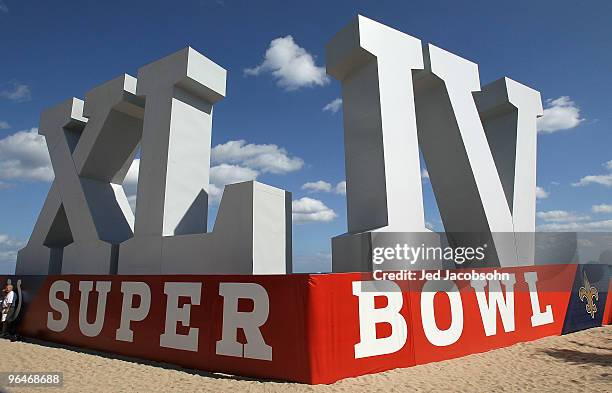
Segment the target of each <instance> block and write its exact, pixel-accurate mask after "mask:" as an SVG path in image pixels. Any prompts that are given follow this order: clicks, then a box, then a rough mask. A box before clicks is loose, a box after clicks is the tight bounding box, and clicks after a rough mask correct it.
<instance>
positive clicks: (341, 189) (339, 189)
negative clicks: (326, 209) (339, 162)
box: [335, 180, 346, 195]
mask: <svg viewBox="0 0 612 393" xmlns="http://www.w3.org/2000/svg"><path fill="white" fill-rule="evenodd" d="M335 191H336V194H339V195H346V181H345V180H343V181H341V182H339V183H338V184H336V190H335Z"/></svg>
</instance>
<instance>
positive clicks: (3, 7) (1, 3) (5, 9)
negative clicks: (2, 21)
mask: <svg viewBox="0 0 612 393" xmlns="http://www.w3.org/2000/svg"><path fill="white" fill-rule="evenodd" d="M0 12H9V9H8V7H7V6H6V4H4V1H2V0H0Z"/></svg>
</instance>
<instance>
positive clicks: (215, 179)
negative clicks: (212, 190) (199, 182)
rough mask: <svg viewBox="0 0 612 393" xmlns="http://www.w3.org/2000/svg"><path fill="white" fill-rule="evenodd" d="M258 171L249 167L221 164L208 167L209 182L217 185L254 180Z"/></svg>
mask: <svg viewBox="0 0 612 393" xmlns="http://www.w3.org/2000/svg"><path fill="white" fill-rule="evenodd" d="M257 175H259V173H258V172H257V171H255V170H253V169H251V168H245V167H241V166H238V165H229V164H221V165H217V166H214V167H212V168H210V182H211V183H213V184H217V185H225V184H232V183H240V182H243V181H248V180H255V179H256V178H257Z"/></svg>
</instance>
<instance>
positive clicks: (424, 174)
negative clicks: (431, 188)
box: [421, 169, 429, 179]
mask: <svg viewBox="0 0 612 393" xmlns="http://www.w3.org/2000/svg"><path fill="white" fill-rule="evenodd" d="M421 179H429V172H428V171H427V169H421Z"/></svg>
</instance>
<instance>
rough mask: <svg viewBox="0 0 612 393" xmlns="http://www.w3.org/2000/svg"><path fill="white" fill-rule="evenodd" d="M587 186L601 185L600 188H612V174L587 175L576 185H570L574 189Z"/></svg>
mask: <svg viewBox="0 0 612 393" xmlns="http://www.w3.org/2000/svg"><path fill="white" fill-rule="evenodd" d="M589 184H601V185H602V186H606V187H612V173H611V174H609V175H589V176H585V177H583V178H582V179H580V181H579V182H577V183H572V186H574V187H582V186H588V185H589Z"/></svg>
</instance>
